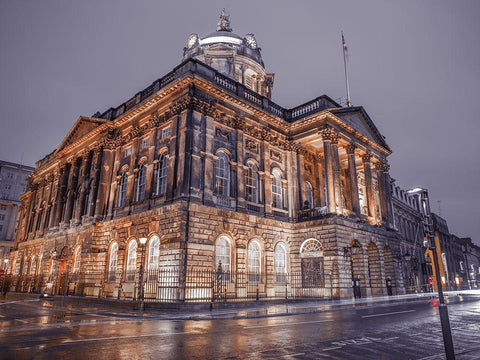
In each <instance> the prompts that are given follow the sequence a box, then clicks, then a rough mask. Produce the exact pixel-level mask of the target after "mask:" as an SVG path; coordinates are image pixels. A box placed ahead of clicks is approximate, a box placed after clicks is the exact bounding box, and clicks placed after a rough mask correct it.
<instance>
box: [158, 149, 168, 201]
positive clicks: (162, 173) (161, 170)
mask: <svg viewBox="0 0 480 360" xmlns="http://www.w3.org/2000/svg"><path fill="white" fill-rule="evenodd" d="M167 171H168V159H167V157H166V156H165V155H161V156H160V160H159V161H158V168H157V188H156V191H155V193H156V194H157V195H162V194H165V192H166V191H167Z"/></svg>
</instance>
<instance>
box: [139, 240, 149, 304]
mask: <svg viewBox="0 0 480 360" xmlns="http://www.w3.org/2000/svg"><path fill="white" fill-rule="evenodd" d="M139 240H140V245H142V259H141V262H140V272H139V276H138V277H139V280H138V299H139V300H140V310H141V311H143V308H144V302H143V300H144V289H143V272H144V269H143V267H144V263H145V244H146V243H147V238H146V237H141V238H140V239H139Z"/></svg>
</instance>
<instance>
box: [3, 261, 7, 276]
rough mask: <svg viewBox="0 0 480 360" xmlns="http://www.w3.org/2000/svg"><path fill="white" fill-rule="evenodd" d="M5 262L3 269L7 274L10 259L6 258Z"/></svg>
mask: <svg viewBox="0 0 480 360" xmlns="http://www.w3.org/2000/svg"><path fill="white" fill-rule="evenodd" d="M3 262H4V263H5V265H4V267H3V270H4V271H5V272H4V274H5V275H7V269H8V259H4V260H3Z"/></svg>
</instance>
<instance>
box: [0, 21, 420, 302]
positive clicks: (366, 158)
mask: <svg viewBox="0 0 480 360" xmlns="http://www.w3.org/2000/svg"><path fill="white" fill-rule="evenodd" d="M273 86H274V74H271V73H268V72H267V71H266V69H265V66H264V63H263V61H262V56H261V51H260V48H259V47H258V44H257V41H256V39H255V36H254V35H253V34H247V35H245V36H239V35H236V34H235V33H233V32H232V29H231V27H230V21H229V17H228V15H226V14H225V13H224V12H222V14H221V16H220V21H219V22H218V26H217V29H216V31H215V32H213V33H211V34H209V35H207V36H204V37H201V36H199V35H197V34H192V35H191V36H190V37H189V38H188V40H187V43H186V46H185V48H184V52H183V62H182V63H181V64H180V65H178V66H177V67H176V68H174V69H173V70H172V71H171V72H169V73H168V74H166V75H165V76H163V77H162V78H160V79H158V80H156V81H155V82H153V83H152V84H151V85H150V86H148V87H147V88H146V89H144V90H142V91H139V92H138V93H136V94H135V95H134V96H133V97H131V98H130V99H129V100H128V101H126V102H124V103H122V104H121V105H119V106H118V107H116V108H110V109H108V110H107V111H104V112H103V113H96V114H94V115H93V116H90V117H88V116H80V117H79V118H78V120H77V121H76V122H75V124H74V125H73V127H72V129H71V130H70V132H69V133H68V134H67V135H66V137H65V138H64V139H63V140H62V141H61V143H60V145H59V146H58V147H57V148H56V149H55V150H54V151H53V152H52V153H51V154H49V155H47V156H46V157H45V158H43V159H42V160H40V161H38V162H37V166H36V169H35V171H34V172H33V173H32V175H31V176H30V177H29V181H28V184H27V190H26V192H25V193H24V194H23V195H22V206H21V215H20V221H19V225H18V232H17V236H16V242H15V247H14V249H13V250H12V253H11V261H10V265H9V266H10V269H9V271H10V273H12V274H13V275H22V276H24V277H23V278H24V279H30V280H29V282H26V281H24V282H22V283H21V284H17V290H19V291H41V292H48V293H57V294H72V295H73V294H75V295H84V296H97V297H105V298H118V299H132V298H133V299H139V298H141V299H145V300H151V301H215V300H216V299H222V300H229V299H239V298H240V299H241V298H245V299H250V298H251V299H260V298H261V299H269V298H272V299H273V298H298V297H318V298H331V297H332V298H348V297H352V296H356V297H366V296H379V295H388V294H399V293H404V292H405V287H406V284H405V282H404V276H405V275H404V271H402V266H401V264H400V263H399V261H398V258H399V256H401V255H402V254H401V248H400V242H401V238H402V237H401V235H400V234H399V232H398V231H397V230H398V229H397V228H396V225H395V221H394V209H393V205H392V201H393V200H392V192H391V179H390V176H389V164H388V161H387V158H388V156H389V155H390V154H391V149H390V147H389V146H388V144H387V143H386V141H385V138H384V136H382V134H381V133H380V132H379V131H378V129H377V128H376V126H375V124H374V123H373V121H372V119H371V118H370V117H369V115H368V114H367V112H366V111H365V109H364V108H363V107H361V106H348V107H343V106H341V105H340V104H338V103H337V102H335V101H334V100H332V99H331V98H330V97H328V96H326V95H322V96H319V97H317V98H315V99H313V100H311V101H309V102H307V103H305V104H302V105H299V106H297V107H294V108H292V109H286V108H283V107H282V106H281V105H278V104H276V103H274V102H273V101H272V100H271V95H272V89H273ZM421 245H422V244H421V242H420V244H419V245H418V246H421ZM29 276H30V277H29ZM412 284H414V282H412Z"/></svg>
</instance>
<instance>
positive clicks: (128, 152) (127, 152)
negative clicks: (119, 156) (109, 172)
mask: <svg viewBox="0 0 480 360" xmlns="http://www.w3.org/2000/svg"><path fill="white" fill-rule="evenodd" d="M131 154H132V148H131V147H128V148H126V149H125V157H127V156H130V155H131Z"/></svg>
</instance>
